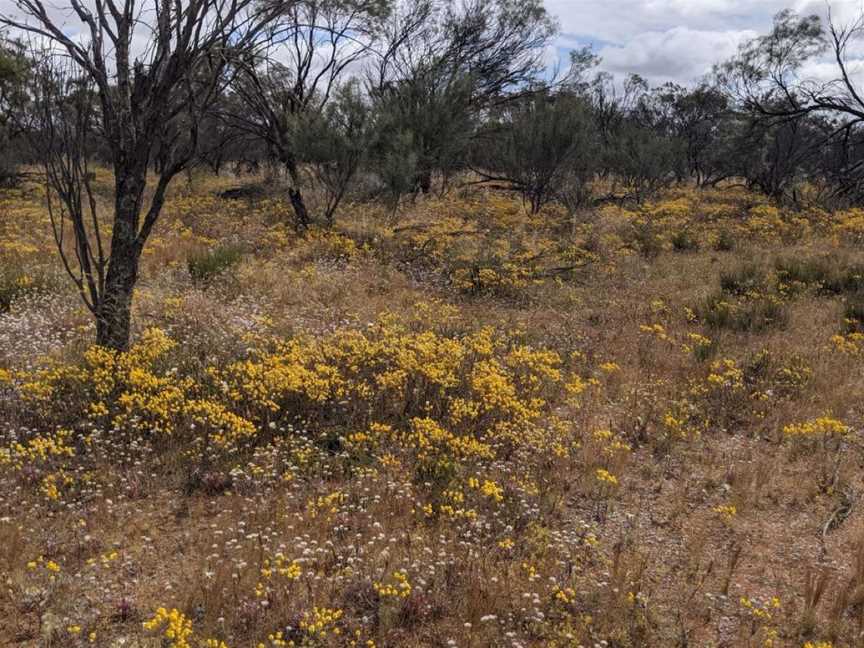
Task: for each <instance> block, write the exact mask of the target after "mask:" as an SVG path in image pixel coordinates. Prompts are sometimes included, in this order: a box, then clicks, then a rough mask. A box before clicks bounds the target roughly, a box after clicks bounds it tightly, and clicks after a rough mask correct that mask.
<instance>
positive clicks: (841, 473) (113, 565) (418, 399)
mask: <svg viewBox="0 0 864 648" xmlns="http://www.w3.org/2000/svg"><path fill="white" fill-rule="evenodd" d="M97 181H98V182H99V183H107V182H109V181H110V178H108V177H105V176H103V175H101V174H100V175H99V176H98V180H97ZM231 182H232V181H228V180H219V179H214V178H212V177H208V176H201V177H200V178H198V177H196V178H195V179H194V181H193V183H192V185H191V186H184V185H182V184H180V185H177V187H176V188H175V190H174V191H173V192H172V193H171V195H170V197H169V200H168V202H167V204H166V207H165V215H164V219H163V220H162V221H161V223H160V228H159V230H158V231H157V232H156V233H155V234H154V239H153V241H152V242H151V245H150V247H149V248H148V253H147V254H145V256H144V259H143V270H142V277H141V283H140V286H139V288H138V294H137V299H136V301H135V306H134V312H133V322H135V331H134V335H133V340H134V342H133V345H132V347H131V348H130V350H129V351H128V353H119V352H116V351H111V350H107V349H104V348H100V347H94V346H92V339H93V323H92V319H91V318H90V316H89V313H88V312H87V311H86V309H85V308H84V307H83V306H82V305H81V303H80V299H79V297H78V296H77V295H76V294H75V291H74V289H73V288H72V287H71V284H68V282H67V281H65V280H64V279H63V276H62V274H61V269H60V268H59V266H58V264H57V262H56V260H55V256H54V255H53V254H52V253H51V249H52V246H53V245H54V242H53V240H52V239H51V238H50V226H49V225H48V223H47V214H46V212H45V210H44V208H43V206H42V196H41V190H36V189H35V188H33V187H28V186H25V187H23V188H21V189H19V190H15V191H8V192H5V193H4V194H3V198H2V206H3V210H4V214H6V215H7V217H6V218H5V219H4V221H3V224H2V231H0V250H2V255H3V259H4V264H3V269H4V276H3V284H2V285H3V293H2V294H3V298H4V300H5V301H4V303H8V304H10V305H9V306H7V307H6V310H5V312H4V314H3V315H2V316H0V339H2V344H0V349H2V351H0V367H2V372H0V380H2V387H0V389H2V395H0V408H2V410H0V411H2V416H0V418H2V420H3V429H2V445H0V479H2V485H3V488H2V493H3V495H2V499H0V534H2V542H0V547H2V554H0V570H2V573H3V577H4V582H5V587H4V592H3V596H2V599H0V609H2V614H0V619H2V625H0V636H3V637H4V641H7V642H8V643H10V644H11V645H17V644H23V645H52V646H77V645H105V646H120V645H127V646H128V645H137V646H151V645H152V646H158V645H163V642H164V643H165V644H169V645H172V646H184V647H185V646H205V645H206V646H223V645H227V646H259V645H263V646H267V647H268V648H269V647H270V646H283V645H292V642H293V645H295V646H301V645H303V646H337V645H339V646H341V645H358V646H359V645H367V646H372V645H376V646H411V645H418V646H419V645H441V646H446V645H457V646H499V645H523V646H530V645H548V646H553V645H555V646H571V645H573V646H578V645H585V646H593V645H612V646H646V645H652V646H653V645H657V646H659V645H679V646H683V645H735V646H745V645H751V646H770V645H773V646H782V645H795V646H804V645H808V644H809V645H811V646H826V645H835V646H839V645H857V642H858V641H859V640H858V636H859V634H858V633H859V629H860V623H861V606H860V598H859V597H860V592H861V588H862V587H864V575H862V573H864V572H862V560H864V558H862V556H864V544H862V540H861V539H862V535H861V533H862V531H861V524H860V510H859V509H858V507H857V498H858V494H859V493H860V492H861V488H862V481H861V462H862V459H864V457H862V448H861V444H860V440H859V438H858V437H859V430H860V426H861V408H860V403H861V396H862V382H861V359H862V356H864V333H862V328H861V321H862V320H861V319H860V316H861V311H862V308H864V304H862V302H861V295H862V285H864V257H862V253H861V251H860V240H861V237H862V236H864V215H862V213H861V212H860V211H859V210H857V209H850V210H846V211H839V212H835V213H828V212H825V211H822V210H819V209H815V208H814V209H812V210H803V211H797V210H796V211H793V210H789V209H784V208H778V207H776V206H773V205H772V204H770V203H769V202H768V200H767V199H765V198H763V197H762V196H760V195H758V194H754V193H749V192H747V191H746V190H742V189H735V188H723V189H718V190H715V191H709V190H694V189H686V188H682V189H677V190H673V191H669V192H668V193H666V194H664V195H662V196H658V197H657V199H656V200H654V201H651V202H647V203H645V204H643V205H641V206H630V207H619V206H615V205H607V206H605V207H602V208H599V209H596V210H591V211H585V212H582V213H579V214H577V215H575V216H571V215H568V214H567V213H566V211H565V210H563V209H562V208H560V207H557V206H551V207H547V208H544V209H543V210H542V211H541V212H539V213H538V214H536V215H531V214H530V211H526V210H525V209H524V206H523V204H522V203H521V201H519V200H516V199H513V198H511V197H507V196H503V195H502V194H500V193H496V192H491V191H486V190H482V189H480V190H463V191H454V192H452V193H449V194H447V195H445V196H443V197H441V198H428V199H420V200H418V201H417V202H416V203H415V204H410V205H406V206H405V207H404V210H403V212H402V213H401V214H400V216H399V217H398V219H396V218H393V217H392V216H391V215H390V213H389V210H388V209H387V208H385V207H380V208H376V207H374V206H370V205H360V204H358V205H351V206H349V207H346V209H347V210H350V213H351V214H352V218H351V219H350V220H348V219H345V220H344V221H341V222H342V223H344V224H337V225H336V226H335V227H334V228H332V229H328V230H324V229H319V228H314V227H313V228H312V229H310V230H309V231H308V232H305V233H303V234H297V233H295V232H294V231H293V230H292V229H290V228H289V229H286V228H285V225H284V214H285V213H286V210H290V206H289V205H288V204H287V203H286V202H285V201H284V200H283V199H281V198H279V197H273V196H261V197H259V198H256V199H254V200H248V201H247V200H226V199H223V198H218V197H217V194H218V193H220V192H221V191H222V190H224V189H225V187H227V186H232V185H231ZM97 186H100V185H97ZM107 191H108V189H106V192H107ZM682 241H686V244H682ZM604 642H605V643H604Z"/></svg>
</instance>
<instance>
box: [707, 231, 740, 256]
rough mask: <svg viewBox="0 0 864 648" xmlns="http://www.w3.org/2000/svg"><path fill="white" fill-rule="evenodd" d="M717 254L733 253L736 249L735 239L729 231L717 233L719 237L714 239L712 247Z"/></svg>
mask: <svg viewBox="0 0 864 648" xmlns="http://www.w3.org/2000/svg"><path fill="white" fill-rule="evenodd" d="M712 247H713V248H714V250H716V251H717V252H731V251H732V250H734V249H735V237H734V236H733V235H732V232H730V231H729V230H727V229H721V230H720V231H719V232H717V237H716V238H715V239H714V244H713V246H712Z"/></svg>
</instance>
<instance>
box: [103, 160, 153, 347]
mask: <svg viewBox="0 0 864 648" xmlns="http://www.w3.org/2000/svg"><path fill="white" fill-rule="evenodd" d="M139 166H140V165H139ZM142 168H143V171H142V170H140V169H137V168H136V169H135V170H133V171H128V170H118V169H115V174H116V179H115V191H116V196H115V199H114V230H113V231H112V233H111V255H110V257H109V258H110V262H109V263H108V269H107V272H106V273H105V288H104V291H103V292H102V297H101V299H100V301H99V304H98V305H97V308H96V343H97V344H99V345H100V346H104V347H108V348H109V349H115V350H117V351H126V350H127V349H128V348H129V333H130V321H131V314H132V294H133V292H134V290H135V283H136V282H137V281H138V265H139V262H140V258H141V247H140V245H139V242H138V240H137V239H138V221H139V218H140V214H141V201H142V198H143V195H144V187H145V186H146V168H147V165H146V162H145V163H144V164H143V167H142Z"/></svg>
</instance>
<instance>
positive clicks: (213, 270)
mask: <svg viewBox="0 0 864 648" xmlns="http://www.w3.org/2000/svg"><path fill="white" fill-rule="evenodd" d="M242 257H243V251H242V250H241V249H240V247H239V246H237V245H231V244H227V245H220V246H218V247H215V248H213V249H210V250H204V251H199V252H193V253H191V254H189V256H188V257H187V258H186V265H187V267H188V268H189V275H190V276H191V277H192V281H193V282H194V283H198V284H206V283H209V282H210V281H212V280H213V279H214V278H216V277H217V276H219V275H220V274H222V273H223V272H225V271H226V270H227V269H228V268H230V267H231V266H233V265H234V264H236V263H237V262H238V261H240V259H241V258H242Z"/></svg>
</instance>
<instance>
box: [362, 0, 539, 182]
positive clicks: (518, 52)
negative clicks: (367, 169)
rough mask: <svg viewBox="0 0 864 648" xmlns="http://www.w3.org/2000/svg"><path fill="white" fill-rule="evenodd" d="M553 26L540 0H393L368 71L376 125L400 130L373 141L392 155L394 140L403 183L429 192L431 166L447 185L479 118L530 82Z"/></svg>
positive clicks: (385, 156)
mask: <svg viewBox="0 0 864 648" xmlns="http://www.w3.org/2000/svg"><path fill="white" fill-rule="evenodd" d="M555 32H556V26H555V24H554V22H553V21H552V20H551V19H550V18H549V16H548V14H547V13H546V11H545V9H544V8H543V5H542V2H540V1H539V0H466V2H463V3H461V4H455V3H446V4H444V5H443V6H436V4H435V3H434V2H432V0H408V1H407V2H405V3H403V4H401V5H400V6H399V8H398V10H397V11H396V12H395V13H394V15H393V17H392V18H391V20H390V21H389V23H388V25H387V28H386V40H385V42H386V46H385V47H384V48H383V51H382V54H381V56H380V57H379V58H378V59H377V65H376V66H375V67H374V68H373V69H372V70H371V71H370V73H369V75H368V76H369V87H370V94H371V95H372V97H373V99H374V100H375V102H376V106H377V108H378V110H379V112H380V113H381V115H382V117H381V119H382V121H383V122H384V123H385V124H386V125H387V127H386V129H384V130H383V132H391V133H400V136H399V138H392V139H389V140H388V139H384V140H383V141H381V142H379V144H378V146H377V147H376V150H377V155H378V157H379V159H381V160H386V161H392V160H393V159H394V156H395V155H396V151H395V150H391V149H390V146H391V145H392V146H396V147H398V149H399V151H400V154H401V155H402V156H403V157H404V158H405V160H406V162H407V161H409V160H410V161H412V162H413V164H414V165H415V178H414V181H413V183H411V184H412V185H413V186H412V187H411V189H413V190H419V191H422V192H423V193H428V192H429V191H430V190H431V187H432V178H433V175H434V174H435V173H440V174H441V175H442V177H443V184H446V181H447V179H448V178H449V177H450V176H451V175H452V174H453V173H455V172H456V171H458V170H459V169H460V168H463V167H464V164H465V162H466V159H465V157H466V154H467V151H468V146H469V144H470V142H471V140H472V138H473V137H474V136H475V135H476V133H477V127H478V122H479V121H480V120H481V119H482V117H483V116H484V115H485V114H487V113H488V112H489V111H490V110H492V109H494V108H495V107H496V106H499V105H502V104H504V103H506V102H508V101H512V100H515V99H518V98H519V96H521V93H523V92H528V91H530V89H531V88H532V87H533V86H534V85H535V84H536V81H537V79H538V78H539V77H540V76H541V74H542V72H543V71H544V70H545V67H546V66H545V62H544V60H543V54H544V52H545V48H546V46H547V45H548V44H549V42H550V40H551V38H552V36H554V34H555ZM407 143H410V145H411V148H410V150H407V149H406V148H405V145H406V144H407ZM393 177H394V178H396V177H398V176H393ZM391 191H392V189H391Z"/></svg>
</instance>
